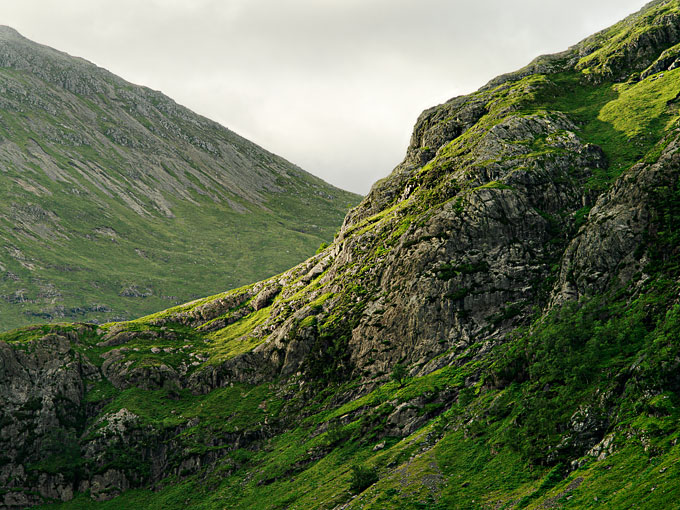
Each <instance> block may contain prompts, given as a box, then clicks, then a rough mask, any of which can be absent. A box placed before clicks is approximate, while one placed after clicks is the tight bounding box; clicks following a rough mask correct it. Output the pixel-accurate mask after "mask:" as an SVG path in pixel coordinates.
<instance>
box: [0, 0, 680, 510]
mask: <svg viewBox="0 0 680 510" xmlns="http://www.w3.org/2000/svg"><path fill="white" fill-rule="evenodd" d="M678 22H680V2H678V1H656V2H652V3H651V4H649V5H648V6H647V7H646V8H645V9H643V10H642V11H641V12H639V13H637V14H635V15H633V16H631V17H629V18H627V19H626V20H624V21H622V22H621V23H619V24H617V25H615V26H613V27H612V28H610V29H608V30H606V31H604V32H602V33H600V34H597V35H595V36H593V37H591V38H588V39H586V40H585V41H583V42H582V43H579V44H578V45H576V46H574V47H573V48H570V49H569V50H567V51H566V52H563V53H561V54H559V55H555V56H547V57H540V58H539V59H537V60H536V61H535V62H534V63H532V64H531V65H529V66H528V67H527V68H525V69H522V70H520V71H518V72H517V73H513V74H510V75H506V76H503V77H500V78H498V79H496V80H493V81H492V82H491V83H490V84H488V85H487V86H485V87H483V88H482V89H480V90H479V91H478V92H476V93H474V94H471V95H469V96H465V97H459V98H454V99H452V100H451V101H449V102H447V103H445V104H443V105H440V106H437V107H435V108H432V109H430V110H428V111H426V112H424V113H423V114H422V115H421V117H420V118H419V119H418V121H417V124H416V126H415V129H414V133H413V137H412V140H411V144H410V146H409V148H408V151H407V155H406V158H405V160H404V162H403V163H402V164H400V165H399V166H398V167H397V168H396V169H395V170H394V172H393V173H392V174H391V175H390V176H388V177H387V178H386V179H384V180H382V181H380V182H378V183H377V184H376V185H375V186H374V187H373V189H372V191H371V193H370V194H369V195H368V196H367V197H366V198H365V199H364V201H363V202H362V203H361V204H360V205H359V206H357V207H356V208H355V209H353V210H352V211H350V213H349V214H348V215H347V217H346V219H345V222H344V224H343V226H342V228H341V229H340V232H339V233H338V235H337V236H336V238H335V241H334V242H333V243H332V244H331V245H330V246H329V247H328V248H326V249H325V250H324V251H322V252H321V253H319V254H317V255H316V256H315V257H312V258H311V259H309V260H307V261H306V262H304V263H302V264H300V265H298V266H296V267H294V268H293V269H291V270H289V271H287V272H285V273H282V274H280V275H278V276H276V277H273V278H270V279H268V280H264V281H262V282H260V283H257V284H254V285H250V286H247V287H243V288H239V289H236V290H233V291H229V292H226V293H223V294H219V295H216V296H213V297H210V298H205V299H200V300H197V301H194V302H190V303H187V304H185V305H181V306H178V307H175V308H171V309H168V310H166V311H163V312H159V313H156V314H154V315H150V316H147V317H143V318H141V319H138V320H135V321H130V322H121V323H115V324H106V325H102V326H95V325H88V324H74V325H65V326H40V327H34V328H29V329H24V330H20V331H17V332H15V333H12V334H10V335H5V336H4V337H2V341H3V342H4V343H3V344H2V346H3V347H2V351H0V356H1V358H0V360H2V361H1V364H0V367H2V368H1V370H0V378H2V385H0V387H1V388H3V389H2V392H3V393H2V394H1V395H0V399H2V402H3V405H2V410H3V411H2V412H3V415H2V416H3V418H2V423H3V424H4V425H3V429H2V436H1V437H0V441H2V444H3V447H2V450H4V451H5V452H7V453H5V454H4V464H3V468H2V471H0V482H1V483H2V485H3V486H4V487H5V489H4V494H3V497H4V507H5V508H22V507H27V506H30V505H35V504H43V503H49V502H50V501H54V502H55V503H54V506H51V508H77V507H79V506H87V507H93V508H99V507H101V508H126V507H130V506H133V505H141V506H144V507H145V508H177V507H185V506H187V505H189V506H192V507H194V506H195V507H196V508H337V509H341V508H343V509H346V508H558V507H559V508H588V507H591V506H594V505H595V506H597V505H604V506H606V507H607V508H631V507H634V506H636V505H637V506H639V507H641V508H665V507H669V508H670V507H672V506H673V505H674V504H675V503H674V502H675V501H676V499H677V495H678V490H677V484H676V481H677V477H678V475H680V472H679V469H680V468H679V467H678V466H680V464H679V463H678V458H680V449H679V447H678V444H677V443H678V438H680V430H679V429H678V427H677V423H678V421H677V418H678V416H680V407H679V405H680V400H679V398H678V392H680V378H679V377H678V367H679V366H680V344H679V341H678V339H679V338H680V301H679V299H678V292H679V291H680V289H679V288H678V286H679V284H680V266H679V265H678V263H677V260H678V259H677V256H678V251H679V241H680V234H679V233H678V225H680V187H679V184H678V177H679V172H680V159H679V158H680V155H679V152H678V149H679V148H680V140H679V138H678V137H680V128H679V127H678V119H679V118H680V113H679V111H678V107H677V98H678V91H680V70H678V69H676V68H675V60H674V59H673V58H671V56H669V55H672V54H673V51H674V48H675V45H676V44H680V33H676V30H675V27H677V26H678ZM59 501H62V502H63V503H59Z"/></svg>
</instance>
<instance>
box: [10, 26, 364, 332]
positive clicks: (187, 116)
mask: <svg viewBox="0 0 680 510" xmlns="http://www.w3.org/2000/svg"><path fill="white" fill-rule="evenodd" d="M358 201H359V197H358V196H357V195H354V194H352V193H347V192H345V191H342V190H339V189H337V188H334V187H333V186H330V185H329V184H327V183H325V182H323V181H321V180H320V179H318V178H316V177H313V176H312V175H310V174H308V173H306V172H304V171H303V170H301V169H300V168H298V167H296V166H294V165H292V164H291V163H289V162H287V161H285V160H284V159H282V158H280V157H278V156H276V155H274V154H271V153H269V152H267V151H265V150H264V149H262V148H260V147H258V146H257V145H255V144H253V143H251V142H249V141H248V140H245V139H244V138H242V137H240V136H238V135H236V134H235V133H233V132H231V131H229V130H228V129H226V128H224V127H222V126H220V125H219V124H217V123H215V122H212V121H210V120H208V119H206V118H204V117H201V116H199V115H196V114H195V113H193V112H191V111H189V110H188V109H187V108H184V107H183V106H180V105H178V104H177V103H175V102H174V101H173V100H171V99H170V98H168V97H166V96H164V95H163V94H161V93H160V92H156V91H153V90H150V89H148V88H145V87H139V86H136V85H133V84H131V83H128V82H126V81H124V80H122V79H120V78H118V77H117V76H114V75H113V74H111V73H109V72H108V71H106V70H104V69H101V68H99V67H96V66H95V65H93V64H91V63H89V62H87V61H85V60H82V59H79V58H73V57H71V56H69V55H66V54H64V53H61V52H58V51H56V50H53V49H51V48H48V47H46V46H41V45H39V44H36V43H33V42H31V41H29V40H28V39H25V38H24V37H22V36H21V35H19V34H18V33H17V32H16V31H14V30H13V29H11V28H9V27H0V275H1V276H0V330H8V329H11V328H13V327H17V326H20V325H26V324H30V323H35V322H47V321H55V320H62V321H63V320H69V321H73V320H87V321H98V322H107V321H110V320H125V319H130V318H134V317H139V316H140V315H144V314H147V313H151V312H154V311H157V310H159V309H162V308H167V307H168V306H173V305H176V304H180V303H183V302H185V301H188V300H190V299H194V298H197V297H200V296H205V295H207V294H211V293H215V292H219V291H221V290H223V289H225V288H230V287H236V286H239V285H244V284H246V283H251V282H253V281H257V280H259V279H261V278H265V277H268V276H271V275H273V274H276V273H279V272H281V271H284V270H286V269H287V268H289V267H290V266H292V265H294V264H296V263H298V262H300V261H301V260H304V259H305V258H306V257H308V256H309V255H310V254H313V253H314V251H315V250H316V249H317V248H318V246H319V244H320V243H322V242H324V241H325V242H328V241H330V240H331V239H332V237H333V234H334V233H335V231H336V230H337V228H338V226H339V225H340V223H341V222H342V218H343V216H344V215H345V213H346V212H347V210H348V209H349V207H350V206H352V205H356V203H357V202H358Z"/></svg>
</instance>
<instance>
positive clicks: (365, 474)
mask: <svg viewBox="0 0 680 510" xmlns="http://www.w3.org/2000/svg"><path fill="white" fill-rule="evenodd" d="M377 481H378V474H377V473H376V471H375V468H371V467H366V466H359V465H356V464H355V465H354V466H352V478H351V483H350V490H351V491H352V492H353V493H354V494H359V493H360V492H363V491H365V490H366V489H368V488H369V487H370V486H371V485H373V484H374V483H375V482H377Z"/></svg>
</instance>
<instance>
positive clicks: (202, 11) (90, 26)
mask: <svg viewBox="0 0 680 510" xmlns="http://www.w3.org/2000/svg"><path fill="white" fill-rule="evenodd" d="M645 3H646V2H645V1H644V0H596V1H594V0H570V1H569V2H564V0H116V1H111V0H108V1H104V0H59V1H53V0H1V1H0V24H5V25H9V26H11V27H13V28H15V29H17V30H18V31H19V32H21V33H22V34H23V35H24V36H26V37H28V38H29V39H32V40H34V41H36V42H39V43H42V44H46V45H48V46H52V47H54V48H56V49H59V50H61V51H65V52H67V53H69V54H71V55H75V56H79V57H83V58H85V59H87V60H89V61H91V62H94V63H95V64H97V65H99V66H101V67H104V68H106V69H108V70H109V71H111V72H113V73H115V74H117V75H119V76H121V77H122V78H124V79H126V80H128V81H131V82H133V83H137V84H140V85H145V86H147V87H150V88H152V89H156V90H160V91H162V92H163V93H165V94H166V95H168V96H170V97H171V98H173V99H174V100H175V101H177V102H178V103H180V104H183V105H184V106H187V107H189V108H190V109H192V110H194V111H196V112H197V113H200V114H202V115H205V116H206V117H209V118H211V119H213V120H215V121H217V122H219V123H221V124H222V125H224V126H226V127H228V128H229V129H231V130H233V131H235V132H237V133H238V134H240V135H242V136H244V137H246V138H248V139H250V140H252V141H253V142H255V143H257V144H259V145H261V146H263V147H264V148H266V149H267V150H270V151H271V152H274V153H276V154H279V155H280V156H283V157H285V158H286V159H288V160H290V161H292V162H293V163H296V164H297V165H299V166H301V167H302V168H304V169H305V170H307V171H309V172H311V173H313V174H315V175H317V176H319V177H321V178H322V179H324V180H326V181H328V182H330V183H332V184H334V185H336V186H339V187H341V188H344V189H348V190H351V191H354V192H357V193H361V194H365V193H367V192H368V190H369V189H370V187H371V185H372V184H373V183H374V182H375V181H376V180H378V179H380V178H382V177H385V176H386V175H388V174H389V173H390V172H391V170H392V169H393V168H394V167H395V166H396V165H397V164H398V163H399V162H400V161H401V160H402V159H403V157H404V155H405V153H406V148H407V146H408V142H409V139H410V136H411V131H412V128H413V125H414V123H415V121H416V119H417V118H418V115H419V114H420V113H421V112H422V111H423V110H424V109H426V108H429V107H431V106H434V105H437V104H440V103H442V102H444V101H446V100H448V99H450V98H451V97H454V96H457V95H461V94H467V93H470V92H473V91H474V90H476V89H477V88H479V87H481V86H482V85H484V84H485V83H486V82H487V81H489V80H490V79H492V78H494V77H495V76H497V75H499V74H502V73H506V72H510V71H514V70H516V69H519V68H520V67H523V66H524V65H526V64H528V63H529V62H530V61H531V60H532V59H533V58H534V57H536V56H538V55H541V54H546V53H555V52H558V51H562V50H564V49H566V48H567V47H569V46H571V45H573V44H575V43H577V42H578V41H579V40H581V39H583V38H584V37H587V36H588V35H590V34H592V33H594V32H596V31H598V30H600V29H603V28H606V27H607V26H609V25H612V24H613V23H615V22H617V21H619V20H620V19H622V18H624V17H625V16H626V15H628V14H630V13H633V12H635V11H637V10H639V9H640V8H641V7H642V6H643V5H644V4H645Z"/></svg>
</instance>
